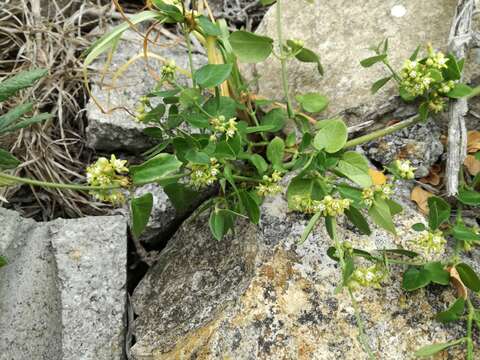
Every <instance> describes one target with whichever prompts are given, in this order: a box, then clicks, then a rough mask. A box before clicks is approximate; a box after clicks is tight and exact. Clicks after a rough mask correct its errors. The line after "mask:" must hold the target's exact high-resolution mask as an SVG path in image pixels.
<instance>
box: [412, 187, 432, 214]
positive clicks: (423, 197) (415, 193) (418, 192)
mask: <svg viewBox="0 0 480 360" xmlns="http://www.w3.org/2000/svg"><path fill="white" fill-rule="evenodd" d="M432 196H433V194H432V193H431V192H428V191H426V190H423V189H422V188H421V187H420V186H415V187H414V188H413V190H412V193H411V194H410V199H411V200H412V201H414V202H415V203H416V204H417V206H418V208H419V209H420V211H421V212H422V213H424V214H428V198H429V197H432Z"/></svg>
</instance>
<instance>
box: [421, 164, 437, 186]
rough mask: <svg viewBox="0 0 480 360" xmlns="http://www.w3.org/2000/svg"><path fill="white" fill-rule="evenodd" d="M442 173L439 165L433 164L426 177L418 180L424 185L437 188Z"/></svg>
mask: <svg viewBox="0 0 480 360" xmlns="http://www.w3.org/2000/svg"><path fill="white" fill-rule="evenodd" d="M441 172H442V167H441V166H440V165H437V164H434V165H433V166H432V167H431V168H430V171H429V173H428V175H427V176H425V177H423V178H421V179H420V181H421V182H423V183H424V184H431V185H433V186H437V185H439V184H440V181H441V179H442V178H441V176H440V174H441Z"/></svg>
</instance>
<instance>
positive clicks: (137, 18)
mask: <svg viewBox="0 0 480 360" xmlns="http://www.w3.org/2000/svg"><path fill="white" fill-rule="evenodd" d="M158 17H159V14H158V13H157V12H155V11H143V12H141V13H138V14H135V15H133V16H131V17H129V19H128V22H124V23H122V24H120V25H118V26H116V27H114V28H113V29H112V31H110V32H109V33H107V34H105V35H104V36H102V37H101V38H100V39H98V40H97V41H95V42H94V43H93V44H92V46H90V48H88V50H87V51H86V53H85V54H86V57H85V60H84V62H83V66H84V69H86V68H87V66H88V65H90V64H91V63H92V62H93V61H94V60H95V59H96V58H98V57H99V56H100V55H101V54H103V53H104V52H106V51H107V50H109V49H111V48H113V47H114V46H115V45H116V43H117V42H118V40H119V39H120V37H121V36H122V34H123V33H124V32H125V31H126V30H128V29H130V27H131V25H132V24H133V25H136V24H138V23H141V22H143V21H147V20H152V19H154V18H158Z"/></svg>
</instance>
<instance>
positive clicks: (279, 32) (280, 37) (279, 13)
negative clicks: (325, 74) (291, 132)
mask: <svg viewBox="0 0 480 360" xmlns="http://www.w3.org/2000/svg"><path fill="white" fill-rule="evenodd" d="M281 3H282V0H277V4H276V22H277V36H278V43H279V44H278V47H279V51H280V64H281V66H282V85H283V92H284V93H285V99H286V100H287V112H288V117H289V118H293V117H294V113H293V107H292V101H291V99H290V93H289V89H288V77H287V59H286V57H285V51H284V49H283V35H282V8H281Z"/></svg>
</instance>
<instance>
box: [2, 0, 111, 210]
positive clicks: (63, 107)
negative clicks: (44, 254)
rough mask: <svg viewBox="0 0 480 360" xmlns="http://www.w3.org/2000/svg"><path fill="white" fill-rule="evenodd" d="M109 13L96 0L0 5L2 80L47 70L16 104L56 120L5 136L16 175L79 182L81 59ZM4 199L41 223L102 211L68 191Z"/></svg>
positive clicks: (82, 156) (82, 155)
mask: <svg viewBox="0 0 480 360" xmlns="http://www.w3.org/2000/svg"><path fill="white" fill-rule="evenodd" d="M107 2H108V0H107ZM103 3H105V0H103ZM108 3H109V2H108ZM45 4H48V6H44V5H45ZM112 11H113V8H112V6H111V5H110V4H107V5H102V1H100V0H89V1H87V0H70V1H65V0H62V1H60V0H48V1H43V0H42V1H40V0H6V3H5V4H3V5H2V7H1V8H0V49H2V50H1V52H0V80H1V79H2V78H4V77H6V76H10V75H12V74H14V73H17V72H19V71H22V70H25V69H30V68H47V69H48V70H49V76H48V77H47V78H45V79H43V80H42V81H41V82H40V83H38V84H37V86H36V87H35V88H33V89H30V90H29V91H26V92H24V93H22V94H21V95H20V96H18V97H17V99H15V102H18V103H19V102H22V101H25V100H26V99H27V98H28V99H32V100H34V101H35V102H36V103H37V104H38V105H39V108H41V109H42V110H43V111H49V112H51V113H52V114H54V115H55V117H54V120H52V121H49V122H47V123H45V124H43V125H41V126H39V125H37V126H34V127H32V128H30V129H28V130H22V131H21V132H19V133H18V134H15V137H14V138H9V139H3V143H4V145H5V142H8V143H9V144H10V145H11V149H12V151H13V152H14V153H15V154H16V155H17V156H18V157H19V158H21V159H22V160H23V161H24V164H23V165H22V166H21V168H20V169H19V173H20V174H21V175H23V176H28V177H32V178H36V179H40V180H45V181H56V182H76V181H83V180H84V177H83V173H84V168H85V164H86V163H88V162H89V161H90V156H91V153H90V151H88V150H87V149H86V148H85V146H84V140H83V139H84V130H85V119H84V104H85V102H86V101H87V96H86V92H85V90H84V86H83V83H82V64H81V59H80V54H81V53H82V52H83V51H84V50H85V49H86V48H87V47H88V46H89V44H90V42H91V40H93V34H91V33H90V32H91V31H92V30H93V29H95V28H96V27H97V26H100V27H102V26H104V25H106V24H105V22H106V19H108V18H110V17H111V16H110V15H111V13H112ZM8 106H9V104H6V107H8ZM0 110H2V111H4V110H6V109H0ZM32 195H33V196H32ZM4 196H5V197H6V198H7V199H10V200H12V201H14V202H15V203H16V204H17V205H21V206H22V208H23V209H24V210H26V211H25V212H26V213H27V214H26V215H27V216H35V217H37V218H43V219H50V218H53V217H58V216H65V217H77V216H82V215H84V214H99V213H102V212H104V210H105V207H104V206H103V205H101V204H95V203H92V202H91V199H90V197H89V196H88V195H86V194H82V193H77V192H72V191H58V190H46V189H38V188H35V189H34V188H32V189H30V191H25V189H22V190H21V191H19V188H10V189H9V190H7V191H6V192H4Z"/></svg>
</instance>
